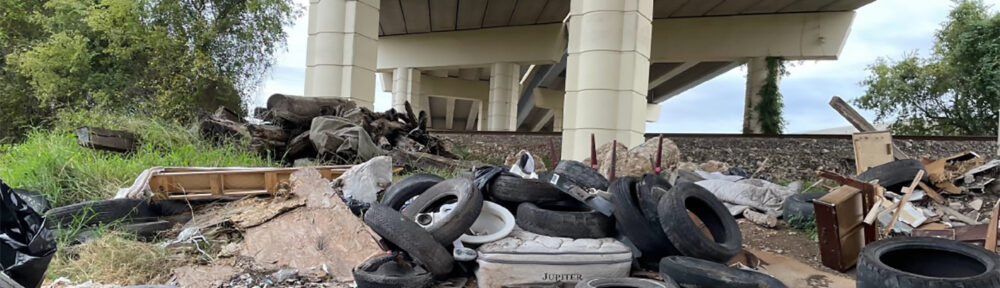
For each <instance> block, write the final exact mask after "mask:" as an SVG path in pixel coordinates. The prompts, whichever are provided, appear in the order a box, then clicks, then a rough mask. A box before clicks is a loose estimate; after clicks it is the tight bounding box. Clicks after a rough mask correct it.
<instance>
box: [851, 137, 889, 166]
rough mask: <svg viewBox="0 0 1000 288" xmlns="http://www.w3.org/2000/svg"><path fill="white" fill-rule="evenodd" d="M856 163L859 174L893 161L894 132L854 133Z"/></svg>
mask: <svg viewBox="0 0 1000 288" xmlns="http://www.w3.org/2000/svg"><path fill="white" fill-rule="evenodd" d="M851 138H852V139H853V142H854V165H855V168H856V169H857V170H856V171H857V174H861V172H865V170H868V168H871V167H875V166H878V165H882V164H885V163H889V162H892V160H893V158H892V134H891V133H889V131H879V132H861V133H854V134H853V135H852V137H851Z"/></svg>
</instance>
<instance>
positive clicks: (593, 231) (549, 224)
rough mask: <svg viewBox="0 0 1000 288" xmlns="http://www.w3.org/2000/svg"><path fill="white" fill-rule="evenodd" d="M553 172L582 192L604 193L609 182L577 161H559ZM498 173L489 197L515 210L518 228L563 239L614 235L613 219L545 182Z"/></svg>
mask: <svg viewBox="0 0 1000 288" xmlns="http://www.w3.org/2000/svg"><path fill="white" fill-rule="evenodd" d="M552 173H556V174H559V175H560V177H565V178H566V179H569V180H570V181H572V182H573V183H576V184H577V185H579V186H580V187H581V188H584V189H590V188H593V189H597V190H601V191H606V190H607V189H608V180H607V179H606V178H604V176H602V175H601V173H598V172H597V170H594V169H593V168H590V167H587V166H585V165H583V163H580V162H577V161H561V162H559V164H557V165H556V168H555V169H553V171H552ZM539 178H540V179H524V178H521V177H518V176H517V175H512V174H510V175H508V174H501V175H500V176H498V177H497V178H495V179H493V182H491V183H490V186H489V187H490V188H489V196H490V197H491V198H492V199H495V200H496V201H500V202H501V203H504V204H505V205H507V206H508V207H516V208H515V211H517V212H516V213H515V217H516V222H517V226H518V227H520V228H521V229H524V230H525V231H528V232H532V233H535V234H539V235H545V236H552V237H566V238H574V239H575V238H605V237H613V236H614V235H615V225H614V220H613V219H612V217H610V216H607V215H604V214H601V213H600V212H597V211H595V210H594V209H591V208H590V207H589V206H587V205H586V204H584V203H583V202H580V201H578V200H576V199H573V198H572V197H570V196H569V195H568V194H566V193H564V192H562V191H561V190H559V188H556V186H554V185H552V184H549V183H548V182H546V181H545V180H542V179H547V178H549V175H546V174H542V175H539Z"/></svg>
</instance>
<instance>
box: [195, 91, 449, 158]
mask: <svg viewBox="0 0 1000 288" xmlns="http://www.w3.org/2000/svg"><path fill="white" fill-rule="evenodd" d="M405 107H406V111H396V110H395V109H390V110H389V111H386V112H373V111H371V110H369V109H367V108H364V107H358V106H357V105H356V104H355V103H354V102H353V101H350V100H347V99H343V98H314V97H301V96H290V95H284V94H274V95H271V97H270V98H268V100H267V107H266V108H258V109H257V110H256V111H255V113H254V118H255V119H251V121H246V120H244V119H242V118H240V117H239V116H237V115H236V114H235V113H233V112H232V111H230V110H228V109H226V108H224V107H219V109H218V110H217V111H216V112H215V113H213V114H211V115H205V116H203V117H202V119H201V123H200V124H201V125H200V126H201V127H200V129H201V133H202V136H203V137H206V138H211V139H215V140H217V141H227V140H234V139H235V140H241V139H250V143H251V146H252V147H253V148H254V149H256V150H257V151H259V152H260V153H261V154H262V155H267V156H268V157H271V158H273V159H276V160H283V161H286V162H289V163H291V162H294V161H295V160H298V159H315V160H320V161H332V162H335V163H342V164H347V163H358V162H362V161H365V160H368V159H370V158H371V157H374V156H376V155H382V154H393V153H394V152H403V153H407V154H413V153H420V154H423V153H427V154H431V155H437V156H443V157H446V158H454V155H452V154H451V153H448V152H447V151H446V150H445V149H444V146H443V145H442V144H443V143H442V142H441V140H439V139H437V138H435V137H433V136H430V135H428V134H427V121H429V119H428V116H427V114H426V113H424V111H420V112H419V114H414V112H413V110H412V109H411V108H410V104H409V103H406V105H405Z"/></svg>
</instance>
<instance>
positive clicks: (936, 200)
mask: <svg viewBox="0 0 1000 288" xmlns="http://www.w3.org/2000/svg"><path fill="white" fill-rule="evenodd" d="M917 185H920V189H923V190H924V192H927V197H931V200H934V203H938V204H944V197H943V196H941V194H940V193H938V192H937V191H935V190H934V188H931V186H929V185H927V184H924V182H920V183H919V184H917Z"/></svg>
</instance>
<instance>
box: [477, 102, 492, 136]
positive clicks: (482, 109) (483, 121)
mask: <svg viewBox="0 0 1000 288" xmlns="http://www.w3.org/2000/svg"><path fill="white" fill-rule="evenodd" d="M489 114H490V102H489V101H480V102H479V116H477V117H478V119H476V130H477V131H487V130H489V128H490V125H489V124H488V123H487V122H489V121H490V116H489Z"/></svg>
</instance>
